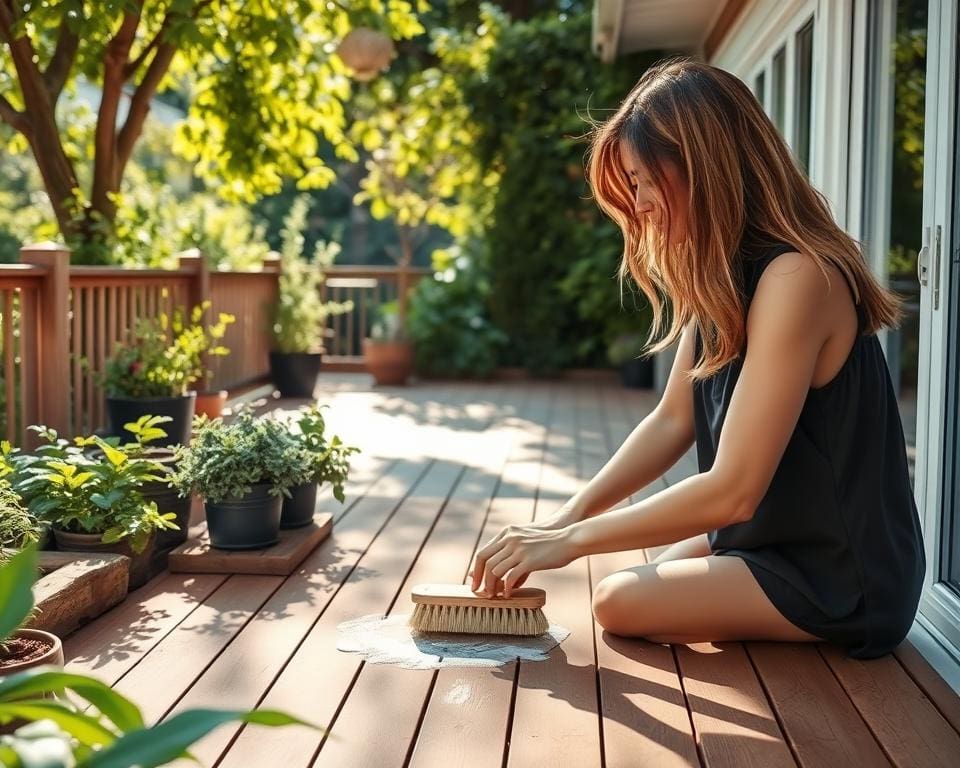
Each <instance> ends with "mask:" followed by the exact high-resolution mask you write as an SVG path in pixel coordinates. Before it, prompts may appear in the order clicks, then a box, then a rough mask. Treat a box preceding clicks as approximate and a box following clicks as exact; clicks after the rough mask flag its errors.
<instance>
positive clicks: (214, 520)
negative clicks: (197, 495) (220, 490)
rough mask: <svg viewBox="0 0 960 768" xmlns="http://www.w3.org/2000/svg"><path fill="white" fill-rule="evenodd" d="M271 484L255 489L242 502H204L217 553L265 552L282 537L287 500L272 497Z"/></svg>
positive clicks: (258, 486) (237, 500) (230, 500)
mask: <svg viewBox="0 0 960 768" xmlns="http://www.w3.org/2000/svg"><path fill="white" fill-rule="evenodd" d="M269 490H270V484H269V483H262V484H260V485H255V486H253V488H252V489H251V491H250V493H248V494H247V495H246V496H244V497H242V498H239V499H222V500H221V501H218V502H211V501H206V500H205V501H204V508H205V510H206V513H207V531H208V532H209V534H210V546H212V547H214V548H216V549H263V548H264V547H269V546H271V545H273V544H276V543H277V541H278V540H279V534H280V515H281V511H282V508H283V497H281V496H271V495H270V494H269Z"/></svg>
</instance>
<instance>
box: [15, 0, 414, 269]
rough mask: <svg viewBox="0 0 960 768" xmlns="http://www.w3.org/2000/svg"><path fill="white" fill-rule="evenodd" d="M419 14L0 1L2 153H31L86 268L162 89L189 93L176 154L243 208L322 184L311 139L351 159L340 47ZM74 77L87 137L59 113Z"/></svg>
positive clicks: (243, 2)
mask: <svg viewBox="0 0 960 768" xmlns="http://www.w3.org/2000/svg"><path fill="white" fill-rule="evenodd" d="M427 10H428V5H427V2H426V0H349V2H348V1H347V0H156V1H155V2H150V1H149V0H101V1H99V2H90V1H89V0H33V1H32V2H20V1H18V0H0V40H2V41H3V43H4V45H3V47H0V119H2V121H3V122H4V123H6V124H7V125H9V126H10V128H12V131H11V132H8V137H7V138H8V141H7V144H8V150H10V151H13V152H22V151H25V150H27V149H29V150H30V151H31V153H32V155H33V158H34V160H35V162H36V164H37V167H38V169H39V171H40V175H41V177H42V179H43V184H44V187H45V189H46V191H47V194H48V195H49V198H50V202H51V204H52V207H53V210H54V212H55V214H56V218H57V222H58V224H59V228H60V232H61V234H62V235H63V236H64V238H65V239H67V240H68V241H69V242H70V243H71V245H72V246H73V247H74V248H75V251H77V253H78V255H79V257H80V259H81V260H86V261H97V260H104V244H105V243H107V242H108V239H109V234H110V229H111V226H112V223H113V221H114V218H115V216H116V210H117V195H118V193H119V192H120V191H121V184H122V181H123V178H124V171H125V170H126V168H127V164H128V162H129V160H130V156H131V153H132V151H133V148H134V146H135V145H136V143H137V140H138V139H139V137H140V135H141V132H142V129H143V125H144V121H145V119H146V116H147V113H148V112H149V110H150V104H151V101H152V100H153V98H154V96H155V95H156V94H157V93H158V92H161V91H163V90H165V89H167V88H177V89H178V90H179V91H181V92H185V93H187V94H188V97H189V112H188V117H187V120H186V121H185V123H184V125H183V126H182V127H181V129H180V131H179V135H178V136H177V139H176V141H175V143H174V149H175V150H176V151H177V152H179V153H180V154H182V155H183V156H184V157H185V158H186V159H188V160H190V161H192V162H195V163H196V167H195V171H196V173H197V175H199V176H200V177H201V178H203V179H204V180H205V181H207V182H208V183H211V184H219V189H218V191H219V192H220V193H221V194H222V195H223V196H224V197H226V198H228V199H233V200H247V201H251V200H253V199H255V198H256V197H257V196H258V195H261V194H269V193H273V192H276V191H279V189H280V188H281V185H282V182H283V180H284V179H285V178H296V179H297V181H298V186H300V188H302V189H308V188H322V187H324V186H326V185H328V184H329V183H330V182H331V180H332V171H331V170H330V168H329V167H328V166H327V165H326V164H325V163H324V162H323V160H322V159H321V158H320V157H319V156H318V152H317V150H318V146H319V142H320V140H325V141H328V142H330V144H331V145H333V146H334V147H335V149H336V153H337V156H338V157H342V158H345V159H356V157H357V153H356V150H355V149H354V148H353V146H352V145H351V143H350V141H349V138H348V137H347V135H346V121H345V117H344V109H343V104H344V102H345V101H346V100H347V99H348V98H349V96H350V92H351V84H350V80H349V77H348V72H347V69H346V67H345V66H344V64H343V63H342V62H341V61H340V60H339V58H338V57H337V56H336V55H335V51H336V44H337V41H338V40H339V39H341V38H342V37H343V35H344V34H346V32H347V31H349V29H350V28H351V27H352V26H355V25H357V24H371V23H373V24H377V25H378V26H380V27H382V28H383V29H384V31H386V32H387V33H388V34H390V35H391V36H392V37H393V38H395V39H405V38H410V37H413V36H414V35H417V34H420V33H421V32H422V31H423V27H422V26H421V25H420V23H419V21H418V19H417V16H416V12H417V11H419V12H421V13H423V12H425V11H427ZM78 77H82V78H84V79H85V80H87V81H89V82H91V83H95V84H96V85H98V86H99V88H100V90H101V92H102V96H101V99H100V104H99V107H98V112H97V116H96V121H95V125H94V127H93V129H92V131H91V132H85V131H82V130H77V129H76V128H75V127H74V126H72V125H71V124H69V121H68V120H67V121H65V120H64V119H63V116H62V115H61V114H58V102H59V101H60V99H61V96H62V94H63V93H64V92H65V91H71V90H74V89H75V86H76V81H77V78H78ZM124 107H125V108H124ZM85 164H89V168H88V169H85V168H84V165H85ZM84 170H87V172H86V173H85V174H82V173H81V171H84ZM82 181H84V182H86V183H85V184H82V183H81V182H82ZM84 187H86V190H89V191H86V190H85V189H84Z"/></svg>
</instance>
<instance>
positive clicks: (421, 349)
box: [407, 241, 507, 377]
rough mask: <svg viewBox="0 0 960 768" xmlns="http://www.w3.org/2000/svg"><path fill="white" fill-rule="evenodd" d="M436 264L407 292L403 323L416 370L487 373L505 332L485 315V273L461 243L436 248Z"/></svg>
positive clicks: (440, 373)
mask: <svg viewBox="0 0 960 768" xmlns="http://www.w3.org/2000/svg"><path fill="white" fill-rule="evenodd" d="M473 246H474V247H476V246H477V244H476V242H475V241H474V242H473ZM434 268H435V269H436V274H435V277H434V278H424V279H422V280H421V281H420V282H419V283H418V284H417V287H416V288H415V289H414V290H413V292H412V294H411V297H410V316H409V318H408V320H407V328H408V330H409V333H410V338H411V340H412V341H413V345H414V350H415V355H416V366H417V370H418V371H419V372H420V373H422V374H424V375H427V376H455V377H456V376H477V377H484V376H487V375H489V374H491V373H492V372H493V370H494V369H495V368H496V366H497V360H498V355H499V351H500V350H501V349H502V347H503V345H504V344H505V343H506V340H507V337H506V334H504V333H503V332H502V331H500V330H499V329H498V328H496V327H494V326H493V325H492V324H491V323H490V320H489V318H488V316H487V310H486V303H487V301H488V299H489V296H490V281H489V279H487V278H486V277H485V276H484V274H483V272H482V270H481V269H480V266H479V263H478V259H476V258H471V257H469V256H467V255H466V253H465V251H464V249H462V248H461V247H460V246H453V247H452V248H450V249H448V250H446V251H436V252H434Z"/></svg>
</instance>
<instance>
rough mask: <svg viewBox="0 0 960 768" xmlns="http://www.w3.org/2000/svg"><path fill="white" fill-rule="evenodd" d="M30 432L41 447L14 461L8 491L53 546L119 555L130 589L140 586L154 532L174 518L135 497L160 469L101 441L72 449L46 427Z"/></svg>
mask: <svg viewBox="0 0 960 768" xmlns="http://www.w3.org/2000/svg"><path fill="white" fill-rule="evenodd" d="M30 429H31V430H33V431H35V432H36V433H37V434H38V435H39V436H40V439H41V440H42V441H43V442H42V444H41V445H40V447H39V448H37V451H36V453H35V454H33V455H32V456H29V457H27V456H24V457H23V458H22V459H21V460H20V461H19V462H15V463H19V466H18V467H17V471H16V472H15V475H14V477H15V479H14V480H13V481H12V485H13V488H14V490H15V491H17V492H18V493H19V494H20V495H21V497H23V498H25V499H28V508H29V509H30V511H31V512H32V513H33V514H35V515H36V516H37V517H38V518H39V519H40V520H43V521H46V522H47V523H49V524H50V526H51V528H52V531H53V537H54V540H55V541H56V543H57V548H58V549H61V550H65V551H68V552H116V553H119V554H122V555H126V556H127V557H129V558H130V581H129V585H130V587H131V588H133V587H138V586H140V585H141V584H143V583H145V582H146V580H147V578H149V575H150V573H149V566H150V560H151V557H152V555H153V548H154V546H155V539H156V537H155V532H156V531H158V530H163V529H172V528H175V527H176V522H175V515H174V514H173V513H172V512H162V513H161V512H160V511H159V510H158V509H157V504H156V502H154V501H148V500H147V499H145V498H144V497H143V493H142V489H143V486H144V485H145V484H146V483H149V482H152V481H159V480H162V479H163V477H164V474H163V472H164V470H163V467H162V466H160V465H159V464H158V463H157V462H155V461H152V460H150V459H149V458H148V457H145V456H136V455H131V454H130V453H128V452H127V451H126V450H125V449H124V448H123V447H122V446H115V445H111V444H110V443H108V442H106V440H104V439H103V438H101V437H97V436H92V437H78V438H75V440H74V442H73V443H72V444H71V443H69V442H68V441H66V440H64V439H62V438H60V437H58V435H57V433H56V431H55V430H52V429H49V428H47V427H43V426H39V427H38V426H31V427H30ZM94 447H95V448H96V449H98V450H97V451H95V452H93V451H90V450H89V449H90V448H94Z"/></svg>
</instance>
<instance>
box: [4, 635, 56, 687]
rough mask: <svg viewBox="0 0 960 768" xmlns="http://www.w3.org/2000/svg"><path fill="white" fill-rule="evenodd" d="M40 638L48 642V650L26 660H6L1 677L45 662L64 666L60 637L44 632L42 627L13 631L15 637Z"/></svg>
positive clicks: (41, 640)
mask: <svg viewBox="0 0 960 768" xmlns="http://www.w3.org/2000/svg"><path fill="white" fill-rule="evenodd" d="M18 638H20V639H23V640H39V641H40V642H42V643H46V644H47V646H49V647H48V648H47V650H46V651H45V652H43V653H42V654H41V655H40V656H36V657H34V658H32V659H28V660H25V661H13V662H9V661H7V662H4V664H3V666H0V677H3V676H4V675H12V674H14V673H15V672H23V671H24V670H25V669H30V668H32V667H39V666H41V665H43V664H54V665H56V666H58V667H62V666H63V644H62V643H61V642H60V638H59V637H57V636H56V635H54V634H51V633H50V632H44V631H43V630H42V629H18V630H17V631H16V632H14V633H13V639H14V640H16V639H18Z"/></svg>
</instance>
